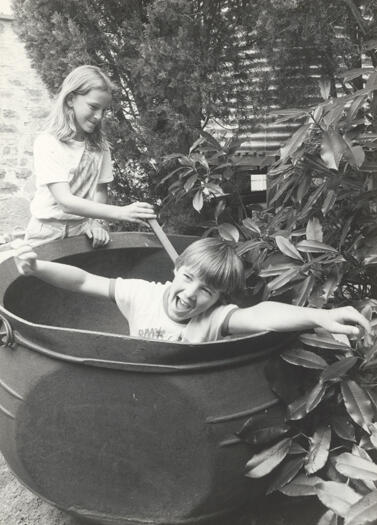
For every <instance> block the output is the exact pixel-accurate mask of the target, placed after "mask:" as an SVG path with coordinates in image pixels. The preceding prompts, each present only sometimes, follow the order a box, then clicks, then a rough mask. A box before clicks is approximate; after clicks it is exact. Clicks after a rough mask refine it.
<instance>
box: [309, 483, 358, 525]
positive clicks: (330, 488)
mask: <svg viewBox="0 0 377 525" xmlns="http://www.w3.org/2000/svg"><path fill="white" fill-rule="evenodd" d="M315 488H316V493H317V496H318V498H319V499H320V501H321V502H322V503H323V504H324V505H325V506H326V507H328V508H329V509H331V510H332V511H333V512H335V513H336V514H339V516H343V517H344V516H346V515H347V512H348V511H349V509H350V508H351V506H352V505H354V504H355V503H357V502H358V501H359V500H360V499H361V496H360V494H358V493H357V492H355V491H354V490H353V489H351V487H349V486H348V485H346V484H345V483H338V482H337V481H321V482H319V483H317V484H316V486H315Z"/></svg>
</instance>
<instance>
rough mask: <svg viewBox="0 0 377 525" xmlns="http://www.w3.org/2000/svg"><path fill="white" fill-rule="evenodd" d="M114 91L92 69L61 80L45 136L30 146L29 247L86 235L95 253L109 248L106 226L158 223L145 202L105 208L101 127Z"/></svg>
mask: <svg viewBox="0 0 377 525" xmlns="http://www.w3.org/2000/svg"><path fill="white" fill-rule="evenodd" d="M114 87H115V86H114V85H113V84H112V82H111V81H110V79H109V78H108V77H107V76H106V75H105V74H104V73H103V72H102V71H101V70H100V69H99V68H98V67H95V66H90V65H84V66H79V67H77V68H76V69H74V70H73V71H72V72H71V73H70V74H69V75H68V76H67V77H66V79H65V80H64V82H63V84H62V87H61V90H60V92H59V94H58V97H57V99H56V101H55V104H54V106H53V109H52V111H51V114H50V116H49V119H48V124H47V127H46V130H45V132H44V133H42V134H41V135H39V136H38V137H37V139H36V141H35V144H34V169H35V182H36V193H35V196H34V199H33V201H32V202H31V206H30V210H31V215H32V217H31V219H30V222H29V224H28V226H27V228H26V234H25V239H26V240H28V242H29V243H30V244H32V245H34V246H35V245H38V244H42V243H45V242H49V241H52V240H54V239H62V238H64V237H71V236H75V235H80V234H82V233H86V235H87V236H88V237H89V238H91V239H92V243H93V247H97V246H101V245H104V244H106V243H108V242H109V234H108V231H107V229H106V227H105V226H106V221H107V220H120V221H131V222H143V220H147V219H153V218H155V217H156V216H155V213H154V210H153V207H152V205H150V204H148V203H146V202H135V203H132V204H130V205H128V206H113V205H109V204H107V184H108V183H109V182H111V181H112V180H113V176H112V166H111V157H110V149H109V145H108V143H107V141H106V138H105V136H104V133H103V131H102V127H101V124H102V118H103V115H104V112H105V111H106V109H107V108H108V106H109V105H110V103H111V98H112V92H113V90H114Z"/></svg>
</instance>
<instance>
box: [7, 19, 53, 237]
mask: <svg viewBox="0 0 377 525" xmlns="http://www.w3.org/2000/svg"><path fill="white" fill-rule="evenodd" d="M49 108H50V98H49V95H48V92H47V89H46V87H45V86H44V84H43V82H42V81H41V79H40V78H39V76H38V74H37V72H36V71H35V70H34V69H32V67H31V62H30V60H29V58H28V57H27V54H26V51H25V49H24V46H23V44H22V42H21V41H20V40H19V39H18V37H17V35H16V33H15V32H14V29H13V22H12V17H10V16H5V15H4V16H2V15H1V14H0V243H1V240H2V239H4V234H6V233H7V232H9V231H11V230H12V229H14V227H17V226H18V227H20V228H24V226H25V225H26V223H27V221H28V219H29V201H30V198H31V197H32V195H33V192H34V185H33V175H32V173H33V142H34V139H35V137H36V135H37V134H38V132H39V131H40V130H41V129H42V126H43V122H44V119H45V118H46V116H47V114H48V111H49Z"/></svg>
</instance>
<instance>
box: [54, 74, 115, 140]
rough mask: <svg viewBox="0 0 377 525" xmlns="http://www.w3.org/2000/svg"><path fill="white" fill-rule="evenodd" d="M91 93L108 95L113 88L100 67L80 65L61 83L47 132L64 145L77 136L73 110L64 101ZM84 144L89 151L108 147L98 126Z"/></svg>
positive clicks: (87, 136) (89, 134)
mask: <svg viewBox="0 0 377 525" xmlns="http://www.w3.org/2000/svg"><path fill="white" fill-rule="evenodd" d="M91 89H102V90H103V91H106V92H107V93H109V94H110V95H112V93H113V92H114V91H115V89H116V87H115V85H114V84H113V83H112V82H111V80H110V79H109V78H108V77H107V76H106V75H105V73H103V71H101V69H100V68H99V67H96V66H90V65H83V66H79V67H76V68H75V69H74V70H73V71H71V72H70V73H69V75H68V76H67V77H66V78H65V79H64V81H63V84H62V85H61V88H60V91H59V93H58V95H57V97H56V99H55V103H54V105H53V107H52V110H51V113H50V115H49V117H48V119H47V125H46V131H49V132H50V133H52V134H53V135H55V137H56V138H57V139H59V140H61V141H62V142H67V141H68V140H70V139H72V138H73V137H74V136H75V134H76V131H77V130H76V125H75V121H74V114H73V109H72V108H70V107H69V105H68V103H67V100H68V98H69V97H70V95H74V94H75V95H86V94H87V93H88V92H89V91H90V90H91ZM85 138H86V142H87V144H88V145H89V147H91V148H92V149H95V150H104V149H106V148H107V147H108V143H107V141H106V137H105V135H104V133H103V130H102V127H101V122H99V124H98V126H97V128H96V129H95V131H94V132H93V133H87V134H86V137H85Z"/></svg>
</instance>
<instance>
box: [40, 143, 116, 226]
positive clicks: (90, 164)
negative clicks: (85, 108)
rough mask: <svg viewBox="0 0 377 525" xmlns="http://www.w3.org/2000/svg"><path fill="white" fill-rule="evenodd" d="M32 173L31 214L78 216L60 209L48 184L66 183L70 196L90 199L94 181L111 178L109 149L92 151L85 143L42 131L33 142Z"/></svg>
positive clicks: (55, 217) (92, 194) (63, 218)
mask: <svg viewBox="0 0 377 525" xmlns="http://www.w3.org/2000/svg"><path fill="white" fill-rule="evenodd" d="M34 176H35V185H36V192H35V195H34V198H33V200H32V202H31V205H30V210H31V214H32V215H33V216H34V217H36V218H37V219H53V220H78V219H82V217H80V216H78V215H74V214H71V213H66V212H64V210H63V209H62V207H61V206H60V204H59V203H57V202H56V201H55V199H54V197H53V195H52V193H51V191H50V190H49V188H48V185H49V184H51V183H54V182H67V183H68V184H69V186H70V189H71V192H72V194H73V195H76V196H77V197H81V198H82V199H88V200H93V197H94V195H95V190H96V186H97V184H102V183H108V182H111V181H112V180H113V174H112V165H111V156H110V150H109V149H106V150H104V151H92V150H88V149H87V147H86V146H85V142H79V141H76V140H70V141H68V142H61V141H60V140H58V139H57V138H56V137H54V136H53V135H51V134H50V133H42V134H41V135H39V136H38V137H37V138H36V140H35V143H34Z"/></svg>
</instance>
